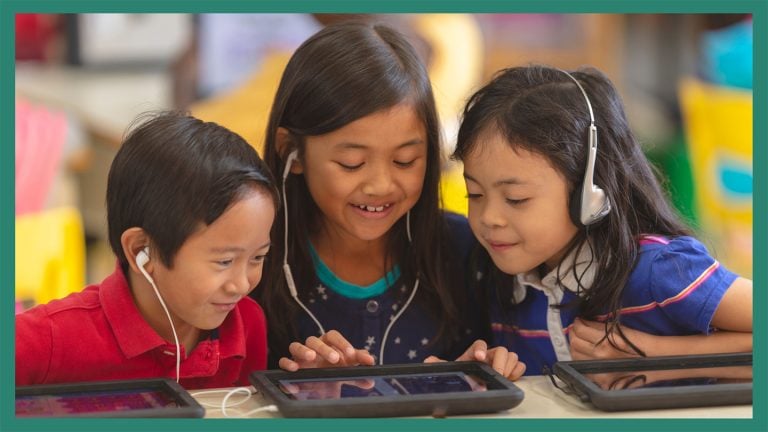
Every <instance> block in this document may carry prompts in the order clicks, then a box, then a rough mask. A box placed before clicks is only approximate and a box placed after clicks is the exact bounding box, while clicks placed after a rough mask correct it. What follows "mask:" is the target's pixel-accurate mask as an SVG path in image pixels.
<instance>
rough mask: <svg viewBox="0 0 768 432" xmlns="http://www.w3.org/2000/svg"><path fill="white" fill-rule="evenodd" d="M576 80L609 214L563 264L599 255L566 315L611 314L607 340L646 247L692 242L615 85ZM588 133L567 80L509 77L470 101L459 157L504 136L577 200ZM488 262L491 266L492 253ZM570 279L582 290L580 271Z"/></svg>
mask: <svg viewBox="0 0 768 432" xmlns="http://www.w3.org/2000/svg"><path fill="white" fill-rule="evenodd" d="M570 74H571V75H572V76H573V77H575V78H576V80H578V82H579V83H580V84H581V85H582V87H583V88H584V90H585V91H586V93H587V96H588V98H589V100H590V102H591V105H592V109H593V111H594V117H595V125H596V126H597V129H598V149H597V158H596V161H595V180H594V183H595V184H596V185H598V186H599V187H601V188H602V189H603V190H604V191H605V193H606V196H607V197H608V199H610V202H611V205H612V210H611V212H610V213H609V214H608V215H607V216H606V217H605V218H604V219H603V220H601V221H599V222H597V223H595V224H593V225H588V226H586V227H580V229H579V231H578V233H577V234H576V236H574V238H573V240H571V242H570V243H569V245H568V247H567V250H566V253H565V254H564V256H566V257H567V256H569V254H570V253H571V252H575V253H579V252H580V248H584V247H591V248H592V252H593V254H594V255H593V257H594V261H593V263H592V265H596V276H595V279H594V282H593V284H592V286H591V287H589V289H584V288H585V287H583V286H581V283H580V282H579V286H578V287H575V291H576V293H577V294H578V296H577V299H576V301H575V302H573V303H570V304H568V305H562V307H576V308H577V310H578V313H579V316H581V317H584V318H586V319H595V318H596V317H598V316H600V315H603V314H604V313H605V312H606V311H609V315H608V316H609V318H608V320H607V321H606V331H609V330H612V329H617V331H619V332H621V329H620V327H619V326H618V325H617V324H618V323H619V316H618V310H619V308H620V307H621V298H622V292H623V288H624V286H625V285H626V282H627V280H628V278H629V275H630V273H631V271H632V269H633V267H634V263H635V262H636V258H637V254H638V249H639V246H638V242H639V239H640V237H641V236H642V235H643V234H660V235H666V236H670V237H675V236H681V235H689V234H690V233H689V229H688V228H687V227H686V226H685V225H684V224H683V223H682V222H681V220H680V218H679V216H678V215H677V214H676V213H675V211H674V210H673V209H672V207H671V205H670V204H669V201H668V199H667V197H666V195H665V193H664V191H663V189H662V187H661V184H660V181H659V179H658V177H657V176H658V172H656V170H655V167H653V166H652V165H651V164H650V163H649V162H648V160H647V159H646V157H645V155H644V154H643V152H642V149H641V147H640V145H639V144H638V142H637V140H636V139H635V137H634V136H633V134H632V132H631V130H630V127H629V123H628V122H627V119H626V115H625V114H624V108H623V105H622V102H621V99H620V97H619V94H618V92H617V91H616V89H615V88H614V86H613V84H612V83H611V82H610V80H609V79H608V78H607V77H606V76H605V75H604V74H602V73H601V72H600V71H598V70H596V69H593V68H583V69H579V70H577V71H573V72H570ZM589 125H590V115H589V111H588V108H587V104H586V102H585V100H584V96H583V94H582V93H581V91H580V90H579V88H578V86H577V85H576V84H575V83H574V82H573V80H572V79H571V78H570V77H568V75H567V74H565V73H564V72H563V71H562V70H559V69H555V68H551V67H546V66H540V65H531V66H526V67H514V68H509V69H504V70H501V71H499V72H498V73H497V74H496V75H495V77H494V78H493V79H492V80H491V82H490V83H489V84H487V85H486V86H485V87H483V88H482V89H480V90H479V91H477V92H476V93H475V94H474V95H472V97H471V98H470V99H469V100H468V102H467V105H466V107H465V109H464V113H463V121H462V124H461V126H460V129H459V133H458V139H457V146H456V150H455V152H454V155H453V157H454V158H455V159H458V160H463V159H464V158H466V157H467V156H468V155H469V154H470V153H472V152H473V151H475V150H476V149H477V148H478V147H480V146H482V145H483V143H482V141H481V138H482V136H483V134H484V133H487V132H497V133H499V134H500V135H501V136H502V137H503V138H504V139H505V140H506V141H507V143H508V144H509V146H510V147H511V148H513V149H517V148H522V149H525V150H527V151H530V152H533V153H536V154H539V155H541V156H543V157H545V158H546V159H547V160H548V161H549V162H550V163H551V164H552V166H553V167H554V168H555V169H556V170H557V171H558V172H560V174H562V175H563V176H564V178H565V179H566V182H567V183H568V185H569V189H570V192H571V193H572V192H573V190H574V189H575V188H577V187H580V185H581V182H582V180H583V178H584V171H585V169H586V163H587V156H588V148H587V143H588V130H589ZM585 240H588V241H585ZM483 259H484V260H488V259H489V257H488V254H487V253H486V254H484V257H483ZM491 267H494V266H491ZM559 270H560V268H559V267H558V271H559ZM571 271H573V272H574V276H575V277H576V280H580V275H578V274H575V272H576V269H575V268H573V269H572V270H571ZM494 272H496V274H492V275H491V276H490V277H491V279H492V280H494V283H497V284H499V285H498V290H497V292H499V294H500V297H501V298H505V299H507V300H506V301H504V302H502V304H503V305H509V304H510V302H509V299H510V298H512V293H511V289H512V287H513V284H512V283H510V277H509V276H507V275H503V274H499V273H501V271H500V270H499V269H497V268H494ZM559 276H560V275H559V274H558V279H559ZM563 288H564V289H568V288H566V287H563ZM571 289H573V287H571ZM505 307H509V306H505ZM512 307H514V306H512ZM606 334H607V333H606ZM630 345H632V344H631V342H630ZM632 346H633V347H634V345H632ZM634 348H635V349H636V351H638V352H639V353H641V354H642V352H641V351H639V350H637V348H636V347H634Z"/></svg>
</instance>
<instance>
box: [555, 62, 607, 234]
mask: <svg viewBox="0 0 768 432" xmlns="http://www.w3.org/2000/svg"><path fill="white" fill-rule="evenodd" d="M558 70H560V69H558ZM560 72H562V73H564V74H566V75H568V77H569V78H570V79H572V80H573V82H575V83H576V85H577V86H578V87H579V90H581V94H582V95H584V100H585V101H586V102H587V109H588V110H589V120H590V124H589V141H588V149H589V154H588V156H587V167H586V170H585V171H584V181H583V182H582V184H581V187H576V188H574V190H573V193H572V194H571V198H570V203H569V211H570V215H571V220H572V221H573V223H574V224H575V225H576V226H587V225H591V224H593V223H595V222H597V221H599V220H601V219H602V218H604V217H605V216H606V215H607V214H608V213H609V212H610V211H611V201H610V199H608V197H607V196H606V195H605V191H603V190H602V189H601V188H599V187H598V186H596V185H595V183H594V175H595V159H596V158H597V127H596V126H595V116H594V114H593V112H592V104H591V103H590V102H589V98H588V97H587V92H586V91H584V87H582V86H581V84H580V83H579V81H578V80H577V79H576V78H575V77H574V76H573V75H571V74H570V73H568V72H566V71H564V70H560Z"/></svg>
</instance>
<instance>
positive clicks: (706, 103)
mask: <svg viewBox="0 0 768 432" xmlns="http://www.w3.org/2000/svg"><path fill="white" fill-rule="evenodd" d="M680 101H681V104H682V112H683V118H684V123H685V132H686V136H687V144H688V154H689V156H690V160H691V171H692V174H693V180H694V197H695V200H696V206H697V212H698V215H699V220H700V221H701V230H702V232H703V234H704V236H703V240H705V241H706V242H707V243H708V245H710V246H712V249H713V250H712V251H711V252H712V253H713V254H714V255H715V256H716V257H717V258H718V259H719V260H720V261H721V262H723V263H724V264H725V265H726V266H727V267H728V268H729V269H731V270H733V271H735V272H736V273H739V274H740V275H742V276H745V277H751V276H752V179H753V175H752V92H751V91H749V90H743V89H735V88H726V87H722V86H717V85H712V84H708V83H704V82H701V81H699V80H696V79H694V78H688V79H685V80H684V81H683V82H682V83H681V86H680Z"/></svg>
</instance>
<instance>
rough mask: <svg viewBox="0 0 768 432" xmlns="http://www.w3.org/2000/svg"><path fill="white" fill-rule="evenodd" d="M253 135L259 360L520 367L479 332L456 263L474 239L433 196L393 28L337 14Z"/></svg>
mask: <svg viewBox="0 0 768 432" xmlns="http://www.w3.org/2000/svg"><path fill="white" fill-rule="evenodd" d="M266 137H267V138H266V143H265V150H264V159H265V161H266V162H267V164H268V165H269V167H270V169H272V171H273V172H274V173H276V174H282V176H279V178H278V186H279V187H281V188H283V190H284V192H283V196H284V201H285V202H284V204H285V205H284V206H283V207H282V208H281V209H280V211H279V214H278V217H277V218H276V222H275V225H274V227H273V231H272V252H271V256H270V258H269V263H268V271H265V278H264V282H263V283H262V285H261V286H260V288H259V289H257V290H256V292H255V295H256V296H257V298H258V299H259V301H260V302H261V303H262V304H264V305H265V309H266V310H269V313H268V315H267V317H268V320H269V326H268V328H269V344H270V361H271V363H270V364H271V365H272V366H275V365H279V366H280V367H282V368H284V369H287V370H296V369H298V368H300V367H314V366H323V365H337V366H338V365H351V364H373V363H374V362H375V363H380V364H383V363H388V364H389V363H406V362H421V361H424V360H429V361H435V360H437V359H448V360H451V359H457V358H458V359H462V360H469V359H475V360H480V361H485V362H488V363H489V364H491V365H493V366H494V368H496V370H498V371H499V372H501V373H503V374H504V375H505V376H508V377H510V378H513V379H514V378H516V377H518V376H520V375H521V374H522V373H523V370H524V367H525V366H524V365H523V364H522V363H519V362H518V361H517V357H516V355H514V354H511V353H509V352H508V351H507V350H506V348H496V349H490V350H489V349H487V346H486V344H485V342H484V341H482V338H483V337H485V336H486V334H487V331H488V325H487V321H486V320H485V317H484V313H482V309H481V307H479V305H478V302H477V299H475V297H474V294H473V293H472V292H470V291H468V289H467V287H468V286H469V284H468V283H467V281H468V278H467V275H466V273H465V269H466V267H467V256H468V251H469V250H470V249H471V247H472V244H473V242H474V240H473V238H472V235H471V233H470V231H469V227H468V224H467V221H466V219H465V218H463V217H461V216H457V215H449V214H444V213H443V212H441V210H440V208H439V193H438V190H439V187H438V184H439V179H440V142H439V141H440V140H439V125H438V121H437V114H436V110H435V103H434V98H433V96H432V89H431V85H430V82H429V79H428V77H427V73H426V70H425V68H424V66H423V65H422V63H421V62H420V61H419V59H418V57H417V55H416V53H415V51H414V49H413V47H411V45H410V44H409V43H408V42H407V40H406V39H405V38H404V37H403V36H402V35H401V34H399V33H397V32H396V31H394V30H393V29H391V28H389V27H387V26H383V25H376V24H363V23H344V24H338V25H332V26H329V27H326V28H325V29H323V30H321V31H320V32H318V33H317V34H315V35H314V36H313V37H311V38H310V39H308V40H307V41H306V42H304V44H302V45H301V46H300V47H299V48H298V50H297V51H296V52H295V53H294V55H293V56H292V58H291V60H290V61H289V63H288V65H287V67H286V69H285V71H284V73H283V76H282V80H281V82H280V85H279V88H278V90H277V94H276V95H275V100H274V104H273V107H272V112H271V115H270V120H269V124H268V127H267V133H266ZM297 340H300V341H304V343H300V342H294V341H297ZM473 340H475V342H474V343H473V342H472V341H473ZM353 347H354V348H353Z"/></svg>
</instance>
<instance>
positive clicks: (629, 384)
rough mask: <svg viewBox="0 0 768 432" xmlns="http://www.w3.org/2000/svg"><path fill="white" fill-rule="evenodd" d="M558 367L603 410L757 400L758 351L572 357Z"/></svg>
mask: <svg viewBox="0 0 768 432" xmlns="http://www.w3.org/2000/svg"><path fill="white" fill-rule="evenodd" d="M554 372H555V375H557V377H558V378H560V379H561V380H562V381H563V382H564V383H565V384H566V387H567V388H566V389H564V390H566V391H568V390H571V391H573V392H574V393H575V394H576V395H577V396H578V397H580V398H581V399H582V401H585V402H591V403H592V405H594V406H595V407H596V408H598V409H600V410H603V411H624V410H644V409H663V408H684V407H700V406H716V405H749V404H751V403H752V353H728V354H708V355H688V356H666V357H644V358H637V359H617V360H594V361H592V360H589V361H567V362H558V363H555V366H554Z"/></svg>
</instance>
